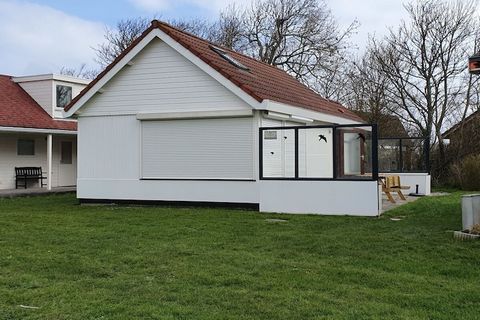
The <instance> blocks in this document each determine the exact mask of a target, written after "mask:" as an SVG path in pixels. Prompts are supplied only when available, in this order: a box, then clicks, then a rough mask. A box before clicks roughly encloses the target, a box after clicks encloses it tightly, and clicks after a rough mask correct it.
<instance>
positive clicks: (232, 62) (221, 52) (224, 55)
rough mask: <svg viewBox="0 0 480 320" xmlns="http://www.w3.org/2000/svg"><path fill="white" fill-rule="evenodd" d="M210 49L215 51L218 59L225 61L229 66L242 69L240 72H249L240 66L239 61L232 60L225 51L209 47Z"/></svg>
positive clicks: (246, 68) (245, 67)
mask: <svg viewBox="0 0 480 320" xmlns="http://www.w3.org/2000/svg"><path fill="white" fill-rule="evenodd" d="M210 49H212V50H213V51H215V52H216V53H217V54H218V55H219V56H220V57H222V58H223V59H225V60H227V61H228V62H229V63H230V64H232V65H234V66H235V67H237V68H239V69H242V70H245V71H249V70H250V69H249V68H248V67H247V66H245V65H244V64H242V63H241V62H240V61H238V60H236V59H234V58H232V57H231V56H230V55H229V54H228V53H227V52H226V51H225V50H222V49H220V48H218V47H214V46H210Z"/></svg>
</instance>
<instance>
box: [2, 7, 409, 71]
mask: <svg viewBox="0 0 480 320" xmlns="http://www.w3.org/2000/svg"><path fill="white" fill-rule="evenodd" d="M326 1H327V4H328V6H329V7H330V9H331V10H332V12H333V14H334V15H335V17H336V18H337V20H338V22H339V24H340V25H341V26H344V27H347V26H348V25H349V24H350V23H351V22H352V21H354V20H355V19H357V20H358V21H359V22H360V24H361V25H360V28H359V30H358V34H355V35H354V36H353V39H352V40H353V41H354V43H355V44H356V45H357V46H358V47H359V49H360V50H361V49H362V48H363V47H364V46H365V42H366V40H367V39H368V34H376V35H383V34H384V33H385V32H386V30H387V26H395V25H397V24H398V22H399V21H400V20H401V19H402V17H403V16H404V10H403V7H402V2H401V1H400V0H382V1H378V0H362V1H356V0H326ZM230 2H231V1H229V0H102V1H99V0H68V1H66V0H43V1H42V0H0V74H9V75H30V74H39V73H55V72H58V71H59V70H60V69H61V68H62V67H63V66H65V67H78V66H80V65H81V64H82V63H87V65H89V67H90V68H95V67H96V65H95V63H94V62H93V58H94V52H93V50H92V47H95V46H96V45H97V44H99V43H101V42H102V41H103V33H104V30H105V26H109V25H110V26H111V25H114V24H115V22H116V21H118V20H119V19H122V18H128V17H137V16H147V17H149V16H154V15H156V16H161V17H163V18H166V19H170V18H207V19H212V18H214V17H215V16H216V15H217V13H218V11H219V10H221V9H222V8H224V7H225V6H226V5H227V4H229V3H230ZM234 2H236V3H238V4H242V5H244V4H247V3H249V2H250V0H238V1H234Z"/></svg>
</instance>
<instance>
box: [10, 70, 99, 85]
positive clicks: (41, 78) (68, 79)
mask: <svg viewBox="0 0 480 320" xmlns="http://www.w3.org/2000/svg"><path fill="white" fill-rule="evenodd" d="M12 80H13V82H16V83H22V82H32V81H45V80H57V81H63V82H69V83H76V84H84V85H88V84H89V83H90V81H91V80H87V79H82V78H77V77H72V76H67V75H63V74H53V73H49V74H39V75H33V76H21V77H13V78H12Z"/></svg>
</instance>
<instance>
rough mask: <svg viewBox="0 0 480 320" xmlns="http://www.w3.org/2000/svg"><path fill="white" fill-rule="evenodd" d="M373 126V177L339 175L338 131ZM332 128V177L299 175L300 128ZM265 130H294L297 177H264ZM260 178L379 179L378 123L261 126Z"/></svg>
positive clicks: (311, 179) (307, 179)
mask: <svg viewBox="0 0 480 320" xmlns="http://www.w3.org/2000/svg"><path fill="white" fill-rule="evenodd" d="M362 127H363V128H365V127H367V128H371V135H372V150H371V153H372V155H371V156H372V175H371V177H355V176H346V177H339V176H338V170H337V169H338V167H337V161H336V159H337V157H338V152H339V150H338V141H337V131H338V130H339V129H345V128H347V129H348V128H362ZM316 128H321V129H332V130H333V131H332V137H333V152H332V158H333V174H332V178H313V177H312V178H310V177H299V161H298V160H299V156H298V131H299V130H300V129H316ZM265 130H293V131H294V139H295V141H294V143H295V147H294V150H295V151H294V152H295V155H294V156H295V177H264V176H263V131H265ZM258 154H259V161H258V163H259V179H260V180H299V181H301V180H304V181H377V180H378V134H377V125H376V124H345V125H318V126H287V127H279V126H277V127H260V128H259V152H258Z"/></svg>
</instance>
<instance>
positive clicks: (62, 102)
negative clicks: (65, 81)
mask: <svg viewBox="0 0 480 320" xmlns="http://www.w3.org/2000/svg"><path fill="white" fill-rule="evenodd" d="M70 101H72V87H69V86H62V85H57V108H62V109H63V108H65V106H66V105H67V104H69V103H70Z"/></svg>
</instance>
